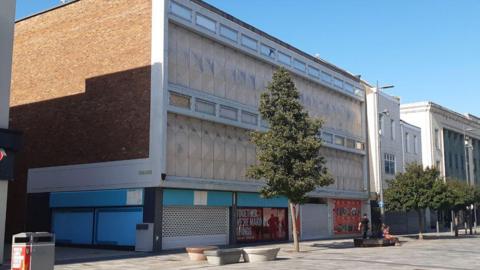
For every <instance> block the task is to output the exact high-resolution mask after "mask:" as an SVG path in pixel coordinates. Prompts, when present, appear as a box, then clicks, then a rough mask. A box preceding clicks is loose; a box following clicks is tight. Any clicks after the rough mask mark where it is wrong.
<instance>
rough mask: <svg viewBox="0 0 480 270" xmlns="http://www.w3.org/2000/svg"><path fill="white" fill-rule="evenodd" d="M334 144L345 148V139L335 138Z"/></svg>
mask: <svg viewBox="0 0 480 270" xmlns="http://www.w3.org/2000/svg"><path fill="white" fill-rule="evenodd" d="M335 144H336V145H341V146H345V138H344V137H341V136H335Z"/></svg>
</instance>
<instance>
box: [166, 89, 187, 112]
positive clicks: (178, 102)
mask: <svg viewBox="0 0 480 270" xmlns="http://www.w3.org/2000/svg"><path fill="white" fill-rule="evenodd" d="M190 99H191V98H190V96H187V95H182V94H179V93H176V92H170V100H169V102H170V105H172V106H175V107H179V108H185V109H190Z"/></svg>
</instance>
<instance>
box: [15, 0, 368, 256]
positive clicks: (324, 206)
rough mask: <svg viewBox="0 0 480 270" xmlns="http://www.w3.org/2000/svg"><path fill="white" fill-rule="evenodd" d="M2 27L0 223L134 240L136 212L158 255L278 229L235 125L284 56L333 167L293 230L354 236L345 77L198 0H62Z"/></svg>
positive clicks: (281, 213)
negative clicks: (8, 63) (9, 84)
mask: <svg viewBox="0 0 480 270" xmlns="http://www.w3.org/2000/svg"><path fill="white" fill-rule="evenodd" d="M16 29H17V30H16V34H15V35H16V36H15V50H14V72H13V82H14V84H13V90H12V99H11V100H12V101H11V106H12V122H11V123H12V126H14V127H15V128H18V129H21V130H24V132H25V137H26V140H25V148H24V151H23V154H22V159H21V160H19V162H18V166H17V168H16V175H17V176H18V183H16V186H15V188H14V190H13V193H12V196H10V201H11V202H12V205H15V206H14V207H15V210H16V212H12V214H11V216H10V218H11V224H12V227H11V229H10V232H11V233H13V232H16V231H15V230H18V228H22V226H23V224H26V228H27V229H28V230H52V231H53V232H54V233H55V234H56V239H57V241H58V242H59V243H64V244H79V245H110V246H133V245H134V244H135V225H136V224H138V223H151V224H154V225H153V226H154V235H152V238H153V239H154V240H155V245H154V246H155V249H157V250H159V249H173V248H181V247H185V246H187V245H207V244H216V245H221V244H232V243H238V242H255V241H277V240H285V239H287V238H288V237H289V235H290V233H289V232H290V230H289V227H290V225H289V219H288V210H287V200H286V198H283V197H280V198H275V199H263V198H261V197H260V194H259V193H258V192H259V190H260V188H261V187H262V186H263V185H264V182H263V181H256V180H253V179H248V178H246V176H245V173H246V170H247V168H248V167H249V166H250V165H251V164H254V163H255V162H256V149H255V146H254V145H253V144H252V143H250V142H249V136H248V132H249V131H251V130H266V129H267V128H268V125H266V123H265V122H264V121H263V120H262V119H261V117H260V116H259V112H258V103H259V97H260V93H261V92H262V91H264V89H265V86H266V85H267V84H268V82H269V81H270V80H271V77H272V74H273V72H274V70H275V69H276V68H278V67H285V68H287V69H288V70H289V71H290V72H291V74H292V76H293V79H294V81H295V83H296V86H297V88H298V89H299V91H300V92H301V99H302V102H303V104H304V105H305V107H306V109H307V110H308V111H309V113H310V114H311V115H312V116H321V117H324V120H325V125H324V128H323V130H322V134H321V136H322V138H323V139H324V148H323V149H322V154H323V155H324V156H325V157H326V159H327V162H328V164H327V166H328V167H329V170H330V173H331V174H332V175H333V177H334V178H335V184H333V185H331V186H329V187H325V188H319V189H317V190H316V191H314V192H312V193H311V194H310V195H309V196H310V200H309V202H308V203H307V204H305V205H303V206H302V207H300V221H301V222H300V229H301V237H302V239H315V238H326V237H342V236H348V235H357V234H358V230H357V224H358V221H359V220H360V217H361V215H362V214H363V213H369V211H370V205H369V200H368V195H369V194H368V158H367V155H366V153H367V151H366V141H367V126H366V107H365V106H366V105H365V92H364V88H365V85H364V84H363V83H362V82H361V81H360V80H359V78H358V77H356V76H353V75H352V74H350V73H348V72H346V71H345V70H343V69H341V68H339V67H337V66H334V65H332V64H330V63H327V62H325V61H323V60H321V59H318V58H316V57H313V56H310V55H308V54H306V53H305V52H302V51H300V50H299V49H297V48H295V47H292V46H291V45H289V44H287V43H285V42H283V41H280V40H278V39H276V38H274V37H272V36H270V35H269V34H267V33H264V32H262V31H261V30H259V29H257V28H255V27H253V26H251V25H249V24H247V23H245V22H242V21H240V20H238V19H236V18H235V17H233V16H231V15H229V14H226V13H225V12H223V11H221V10H219V9H217V8H215V7H213V6H210V5H208V4H206V3H204V2H202V1H198V0H192V1H187V0H176V1H167V0H159V1H149V0H128V1H127V0H117V1H96V0H81V1H71V2H69V3H68V4H66V5H64V6H61V7H58V8H55V9H52V10H49V11H46V12H43V13H40V14H37V15H34V16H31V17H29V18H25V19H23V20H20V21H18V22H17V23H16ZM27 182H28V184H27ZM26 192H28V199H25V198H26V194H25V193H26ZM25 202H27V203H25ZM25 209H27V211H28V212H27V213H28V214H25V212H24V211H25Z"/></svg>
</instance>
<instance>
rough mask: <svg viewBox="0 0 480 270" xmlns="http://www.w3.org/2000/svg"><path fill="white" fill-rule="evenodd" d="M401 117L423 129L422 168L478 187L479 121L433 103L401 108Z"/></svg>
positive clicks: (447, 217)
mask: <svg viewBox="0 0 480 270" xmlns="http://www.w3.org/2000/svg"><path fill="white" fill-rule="evenodd" d="M401 116H402V119H405V120H406V121H408V122H409V123H412V124H414V125H416V126H419V127H421V129H422V137H421V138H422V152H423V158H422V160H423V165H424V166H434V167H436V168H438V169H439V170H440V172H441V175H442V176H443V177H445V178H446V179H456V180H461V181H466V182H467V183H469V184H471V185H479V184H480V169H479V168H480V118H478V117H476V116H474V115H471V114H461V113H458V112H455V111H453V110H450V109H448V108H445V107H443V106H441V105H438V104H436V103H433V102H418V103H411V104H404V105H402V106H401ZM477 214H478V213H477ZM449 218H450V217H449V215H446V218H445V220H444V221H446V224H445V225H446V226H448V219H449Z"/></svg>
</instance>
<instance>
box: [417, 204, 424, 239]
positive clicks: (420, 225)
mask: <svg viewBox="0 0 480 270" xmlns="http://www.w3.org/2000/svg"><path fill="white" fill-rule="evenodd" d="M417 214H418V240H423V215H422V209H417Z"/></svg>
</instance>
